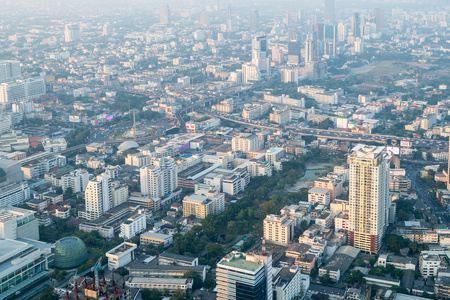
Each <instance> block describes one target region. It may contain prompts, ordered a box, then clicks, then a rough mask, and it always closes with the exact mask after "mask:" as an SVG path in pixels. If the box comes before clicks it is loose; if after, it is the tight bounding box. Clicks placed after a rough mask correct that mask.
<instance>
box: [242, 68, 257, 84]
mask: <svg viewBox="0 0 450 300" xmlns="http://www.w3.org/2000/svg"><path fill="white" fill-rule="evenodd" d="M260 80H261V72H260V71H259V69H258V67H257V66H255V65H254V64H251V63H245V64H243V65H242V82H243V83H253V82H258V81H260Z"/></svg>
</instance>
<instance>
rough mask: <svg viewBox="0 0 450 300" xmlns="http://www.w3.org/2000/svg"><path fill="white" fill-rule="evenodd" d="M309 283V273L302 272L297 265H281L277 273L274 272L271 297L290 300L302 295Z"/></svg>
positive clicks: (276, 299)
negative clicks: (289, 266)
mask: <svg viewBox="0 0 450 300" xmlns="http://www.w3.org/2000/svg"><path fill="white" fill-rule="evenodd" d="M309 284H310V278H309V275H307V274H302V273H301V271H300V269H299V268H298V267H295V266H293V267H291V268H288V267H283V268H282V269H281V270H280V271H279V272H278V273H277V274H274V279H273V292H274V298H273V299H274V300H292V299H294V298H295V297H298V296H300V297H302V296H304V295H305V293H306V291H307V290H308V288H309Z"/></svg>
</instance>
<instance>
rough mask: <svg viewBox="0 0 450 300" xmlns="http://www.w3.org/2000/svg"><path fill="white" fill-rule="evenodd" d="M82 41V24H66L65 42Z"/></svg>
mask: <svg viewBox="0 0 450 300" xmlns="http://www.w3.org/2000/svg"><path fill="white" fill-rule="evenodd" d="M79 40H81V29H80V24H66V27H65V30H64V41H65V42H66V43H70V42H77V41H79Z"/></svg>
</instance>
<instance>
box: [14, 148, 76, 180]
mask: <svg viewBox="0 0 450 300" xmlns="http://www.w3.org/2000/svg"><path fill="white" fill-rule="evenodd" d="M22 163H23V164H22V168H21V169H22V171H23V174H24V176H25V179H32V178H36V177H41V176H43V175H44V174H46V173H48V172H50V170H51V169H53V168H57V167H59V168H60V167H63V166H65V165H66V164H67V160H66V157H65V156H63V155H55V154H48V155H44V156H41V157H39V158H36V159H33V160H31V161H29V162H23V161H22Z"/></svg>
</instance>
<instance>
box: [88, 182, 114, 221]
mask: <svg viewBox="0 0 450 300" xmlns="http://www.w3.org/2000/svg"><path fill="white" fill-rule="evenodd" d="M84 196H85V204H86V219H88V220H95V219H97V218H99V217H101V216H103V215H104V214H105V212H107V211H108V210H110V209H111V208H112V207H113V206H112V193H111V186H110V179H109V177H108V175H106V174H105V173H103V174H102V175H98V176H97V178H95V179H93V180H91V181H89V183H88V185H87V187H86V191H85V192H84Z"/></svg>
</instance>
